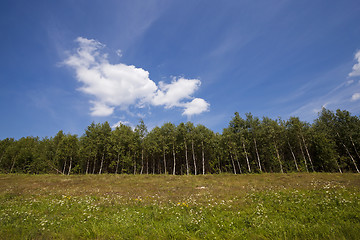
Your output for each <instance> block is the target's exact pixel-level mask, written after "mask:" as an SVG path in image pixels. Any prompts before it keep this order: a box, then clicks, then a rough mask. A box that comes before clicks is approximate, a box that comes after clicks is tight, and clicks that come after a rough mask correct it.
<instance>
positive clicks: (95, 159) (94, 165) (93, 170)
mask: <svg viewBox="0 0 360 240" xmlns="http://www.w3.org/2000/svg"><path fill="white" fill-rule="evenodd" d="M96 158H97V153H96V154H95V157H94V166H93V172H92V174H95V167H96Z"/></svg>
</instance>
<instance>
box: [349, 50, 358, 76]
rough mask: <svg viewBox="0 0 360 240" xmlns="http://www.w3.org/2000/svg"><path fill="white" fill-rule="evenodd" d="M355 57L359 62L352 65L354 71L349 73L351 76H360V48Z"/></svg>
mask: <svg viewBox="0 0 360 240" xmlns="http://www.w3.org/2000/svg"><path fill="white" fill-rule="evenodd" d="M354 59H355V60H356V61H357V63H355V64H354V66H353V67H352V72H351V73H349V76H350V77H355V76H360V50H359V51H358V52H357V53H356V54H355V57H354Z"/></svg>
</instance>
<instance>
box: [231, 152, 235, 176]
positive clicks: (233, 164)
mask: <svg viewBox="0 0 360 240" xmlns="http://www.w3.org/2000/svg"><path fill="white" fill-rule="evenodd" d="M230 158H231V163H232V166H233V169H234V174H235V175H236V167H235V163H234V158H233V155H232V154H231V149H230Z"/></svg>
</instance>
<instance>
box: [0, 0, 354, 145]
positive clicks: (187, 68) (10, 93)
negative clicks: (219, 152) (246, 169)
mask: <svg viewBox="0 0 360 240" xmlns="http://www.w3.org/2000/svg"><path fill="white" fill-rule="evenodd" d="M0 33H1V34H0V41H1V44H0V52H1V54H0V84H1V87H0V107H1V112H2V114H1V117H0V119H1V120H0V121H1V124H0V139H4V138H6V137H14V138H20V137H23V136H40V137H45V136H54V135H55V134H56V133H57V132H58V131H59V130H63V131H65V132H70V133H72V134H79V135H81V134H82V133H83V132H84V129H85V128H86V127H87V126H88V125H89V124H90V123H91V122H92V121H95V122H104V121H108V122H109V123H110V124H111V125H113V126H115V125H116V124H117V123H119V122H123V123H127V124H128V125H132V126H134V125H136V124H137V123H138V121H139V119H140V118H142V119H143V120H144V122H145V123H146V124H147V126H148V128H152V127H154V126H160V125H162V124H163V123H164V122H169V121H170V122H173V123H175V124H178V123H180V122H186V121H188V120H190V121H192V122H194V123H195V124H204V125H205V126H207V127H209V128H210V129H212V130H214V131H216V132H221V131H222V129H223V128H224V127H227V125H228V123H229V121H230V120H231V118H232V116H233V114H234V112H239V113H240V114H241V115H242V116H244V114H245V113H247V112H251V113H253V115H255V116H259V117H262V116H268V117H271V118H277V117H282V118H283V119H287V118H289V117H290V116H299V117H300V118H301V119H302V120H304V121H308V122H312V121H313V120H314V119H315V118H316V117H317V111H318V110H320V109H321V107H322V106H325V107H327V108H329V109H332V110H335V109H337V108H341V109H346V110H349V111H350V112H352V113H353V114H356V115H359V113H360V63H359V61H360V3H359V1H358V0H354V1H351V0H344V1H331V0H326V1H325V0H324V1H320V0H319V1H314V0H312V1H306V0H304V1H290V0H289V1H286V0H281V1H275V0H274V1H267V0H266V1H265V0H263V1H261V0H259V1H250V0H249V1H242V0H235V1H230V0H228V1H211V0H207V1H196V0H192V1H187V0H186V1H168V0H164V1H161V0H159V1H156V0H154V1H153V0H149V1H136V0H129V1H121V0H119V1H111V0H107V1H88V0H87V1H85V0H84V1H80V0H79V1H70V0H62V1H48V0H43V1H41V0H38V1H20V0H15V1H14V0H11V1H8V0H3V1H1V3H0Z"/></svg>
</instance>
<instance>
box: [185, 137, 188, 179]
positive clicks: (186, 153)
mask: <svg viewBox="0 0 360 240" xmlns="http://www.w3.org/2000/svg"><path fill="white" fill-rule="evenodd" d="M184 144H185V160H186V175H189V159H188V151H187V144H186V139H185V138H184Z"/></svg>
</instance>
